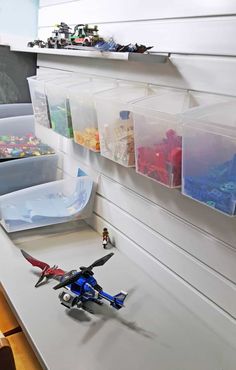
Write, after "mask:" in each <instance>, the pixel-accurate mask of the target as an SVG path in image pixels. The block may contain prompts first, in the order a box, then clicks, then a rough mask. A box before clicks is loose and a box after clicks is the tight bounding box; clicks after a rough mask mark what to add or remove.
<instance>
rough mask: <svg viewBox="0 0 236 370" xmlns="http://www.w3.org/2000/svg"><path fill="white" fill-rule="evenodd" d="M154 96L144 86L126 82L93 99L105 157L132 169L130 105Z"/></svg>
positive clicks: (133, 161) (132, 150)
mask: <svg viewBox="0 0 236 370" xmlns="http://www.w3.org/2000/svg"><path fill="white" fill-rule="evenodd" d="M153 93H154V90H153V89H152V88H150V87H148V86H147V85H139V84H131V83H130V84H129V83H127V84H123V85H120V86H118V87H116V88H114V89H112V90H109V91H106V92H102V93H98V94H96V95H95V96H94V97H95V102H96V110H97V118H98V129H99V137H100V146H101V154H102V155H103V156H104V157H106V158H109V159H111V160H113V161H115V162H117V163H119V164H121V165H123V166H126V167H134V166H135V157H134V133H133V117H132V113H131V112H130V103H131V102H133V101H135V100H137V99H141V98H144V97H145V96H148V95H151V94H153Z"/></svg>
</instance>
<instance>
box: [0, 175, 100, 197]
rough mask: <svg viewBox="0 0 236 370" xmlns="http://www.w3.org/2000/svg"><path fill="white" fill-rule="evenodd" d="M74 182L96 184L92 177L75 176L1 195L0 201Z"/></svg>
mask: <svg viewBox="0 0 236 370" xmlns="http://www.w3.org/2000/svg"><path fill="white" fill-rule="evenodd" d="M74 180H76V182H80V181H83V180H85V181H87V182H88V181H90V182H92V183H94V181H93V179H92V178H91V177H90V176H82V177H78V176H75V177H70V178H66V179H61V180H55V181H50V182H46V183H44V184H40V185H34V186H30V187H28V188H24V189H20V190H16V191H13V192H11V193H8V194H4V195H0V201H1V200H3V201H4V200H5V199H7V198H12V197H14V196H20V195H21V194H25V193H28V192H29V191H32V190H38V189H44V188H46V189H47V188H53V187H54V186H55V184H60V183H66V182H68V183H70V182H72V181H74Z"/></svg>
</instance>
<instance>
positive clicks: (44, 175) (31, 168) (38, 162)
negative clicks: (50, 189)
mask: <svg viewBox="0 0 236 370" xmlns="http://www.w3.org/2000/svg"><path fill="white" fill-rule="evenodd" d="M29 134H34V117H33V116H22V117H13V118H4V119H0V136H1V142H0V144H2V145H1V150H2V148H3V147H4V143H5V142H6V140H5V139H7V137H8V136H11V141H12V145H13V147H14V140H15V139H13V136H15V137H16V136H19V137H23V136H27V135H29ZM3 136H6V138H4V137H3ZM7 142H8V140H7ZM12 145H10V147H11V150H13V151H14V152H13V153H14V156H15V157H16V158H18V159H10V160H9V159H2V160H1V161H0V195H2V194H6V193H10V192H13V191H16V190H19V189H23V188H27V187H30V186H33V185H38V184H42V183H45V182H50V181H54V180H55V179H56V176H57V162H58V156H57V155H56V154H50V155H40V156H37V155H36V156H33V157H27V158H21V154H17V152H15V149H14V148H13V149H12ZM23 149H24V148H23ZM4 151H5V149H4ZM1 156H2V155H1ZM19 157H20V158H19Z"/></svg>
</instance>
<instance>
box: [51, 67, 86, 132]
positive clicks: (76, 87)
mask: <svg viewBox="0 0 236 370" xmlns="http://www.w3.org/2000/svg"><path fill="white" fill-rule="evenodd" d="M89 81H90V77H83V76H79V75H77V74H73V75H71V76H70V77H67V78H64V79H60V80H53V81H49V82H46V84H45V91H46V96H47V101H48V106H49V114H50V122H51V127H52V129H53V130H54V131H56V132H57V133H58V134H60V135H62V136H65V137H67V138H73V128H72V119H71V109H70V103H69V91H70V89H72V88H73V91H74V93H75V94H76V95H79V94H83V90H82V89H80V85H83V84H84V83H86V82H89Z"/></svg>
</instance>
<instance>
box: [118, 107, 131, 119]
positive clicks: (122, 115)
mask: <svg viewBox="0 0 236 370" xmlns="http://www.w3.org/2000/svg"><path fill="white" fill-rule="evenodd" d="M129 116H130V111H129V110H121V111H120V119H121V120H122V121H123V120H126V119H129Z"/></svg>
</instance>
